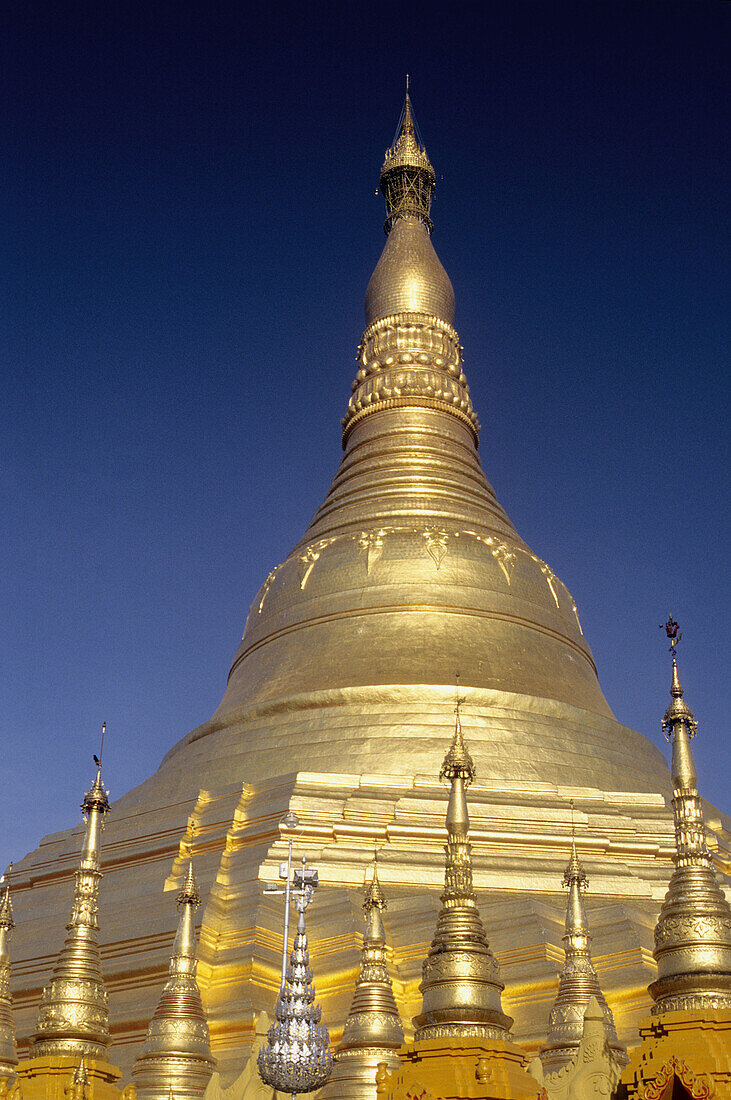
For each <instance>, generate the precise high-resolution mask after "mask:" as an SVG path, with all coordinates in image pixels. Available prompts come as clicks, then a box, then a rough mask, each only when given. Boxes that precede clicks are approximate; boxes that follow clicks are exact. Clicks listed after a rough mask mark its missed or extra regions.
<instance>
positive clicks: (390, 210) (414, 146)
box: [381, 76, 436, 234]
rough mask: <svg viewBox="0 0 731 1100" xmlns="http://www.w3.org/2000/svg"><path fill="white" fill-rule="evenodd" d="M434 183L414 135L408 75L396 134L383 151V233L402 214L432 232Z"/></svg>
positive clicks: (422, 149) (427, 159)
mask: <svg viewBox="0 0 731 1100" xmlns="http://www.w3.org/2000/svg"><path fill="white" fill-rule="evenodd" d="M435 186H436V176H435V175H434V169H433V168H432V166H431V162H430V160H429V157H428V156H427V153H426V149H425V148H424V146H423V145H422V143H421V142H420V141H419V138H418V135H417V128H416V124H415V121H414V116H413V110H412V106H411V96H410V95H409V78H408V76H407V77H406V97H405V99H404V105H403V107H402V109H401V118H400V120H399V127H398V137H397V138H396V140H395V141H394V143H393V145H392V146H391V148H390V149H387V150H386V157H385V160H384V161H383V167H382V168H381V192H382V194H383V197H384V199H385V200H386V214H387V217H386V224H385V226H384V228H385V230H386V233H387V234H388V233H390V232H391V229H392V228H393V225H394V222H395V221H396V220H397V219H398V218H405V217H412V218H418V219H419V221H421V222H423V224H424V225H425V226H426V229H427V231H428V232H429V233H431V230H432V221H431V218H430V217H429V213H430V210H431V200H432V195H433V194H434V188H435Z"/></svg>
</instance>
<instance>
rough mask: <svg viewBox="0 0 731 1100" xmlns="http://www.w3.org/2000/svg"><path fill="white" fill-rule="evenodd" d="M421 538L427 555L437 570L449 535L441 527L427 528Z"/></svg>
mask: <svg viewBox="0 0 731 1100" xmlns="http://www.w3.org/2000/svg"><path fill="white" fill-rule="evenodd" d="M423 538H424V542H425V544H426V552H427V554H428V555H429V557H430V558H431V560H432V561H433V562H434V564H435V566H436V567H437V569H439V568H440V566H441V564H442V562H443V561H444V558H445V556H446V553H447V548H448V546H449V533H448V532H447V531H445V530H444V528H443V527H427V529H426V530H425V531H424V533H423Z"/></svg>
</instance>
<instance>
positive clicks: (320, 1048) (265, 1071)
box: [257, 857, 332, 1097]
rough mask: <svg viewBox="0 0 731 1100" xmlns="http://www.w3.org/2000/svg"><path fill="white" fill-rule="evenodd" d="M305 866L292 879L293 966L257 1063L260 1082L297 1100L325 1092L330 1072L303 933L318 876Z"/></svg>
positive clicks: (327, 1041) (329, 1055) (326, 1036)
mask: <svg viewBox="0 0 731 1100" xmlns="http://www.w3.org/2000/svg"><path fill="white" fill-rule="evenodd" d="M306 862H307V861H306V858H304V857H303V859H302V870H301V871H296V872H295V875H294V889H295V891H296V893H297V896H296V897H295V899H294V904H295V908H296V909H297V912H298V913H299V918H298V920H297V932H296V934H295V937H294V945H293V947H292V953H291V955H290V957H289V965H288V967H287V969H286V973H285V975H284V980H283V983H282V987H281V989H280V991H279V996H278V997H277V1004H276V1009H275V1015H276V1021H275V1022H274V1023H273V1024H272V1025H271V1027H270V1028H269V1032H268V1034H267V1038H266V1042H265V1043H264V1045H263V1046H262V1048H261V1050H260V1051H259V1056H258V1059H257V1064H258V1067H259V1076H260V1077H261V1079H262V1081H263V1082H264V1083H265V1084H267V1085H271V1086H272V1088H274V1089H276V1090H277V1091H278V1092H286V1093H290V1094H291V1095H292V1096H293V1097H294V1096H296V1094H297V1093H301V1092H316V1091H317V1089H320V1088H322V1086H323V1085H324V1084H325V1082H326V1081H327V1079H328V1078H329V1076H330V1072H331V1070H332V1052H331V1050H330V1035H329V1033H328V1030H327V1027H326V1026H325V1024H323V1023H322V1022H321V1017H322V1010H321V1008H320V1006H319V1005H318V1004H317V1003H316V1002H315V987H314V985H313V984H312V970H311V969H310V953H309V950H308V946H307V932H306V930H305V910H306V908H307V906H308V905H309V904H310V902H311V901H312V896H313V894H314V890H315V887H316V886H317V871H313V870H311V869H309V868H307V866H306ZM287 893H289V875H288V876H287ZM285 935H286V933H285ZM285 942H286V941H285Z"/></svg>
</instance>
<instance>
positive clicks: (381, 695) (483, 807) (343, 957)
mask: <svg viewBox="0 0 731 1100" xmlns="http://www.w3.org/2000/svg"><path fill="white" fill-rule="evenodd" d="M434 185H435V175H434V171H433V169H432V166H431V164H430V162H429V158H428V156H427V154H426V151H425V149H424V147H423V145H422V144H421V142H420V141H419V139H418V136H417V132H416V129H415V124H414V120H413V115H412V110H411V104H410V100H409V98H408V95H407V98H406V103H405V109H404V112H403V117H402V123H401V126H400V132H399V136H398V139H397V141H396V142H395V144H394V146H393V148H391V149H390V150H388V152H387V154H386V159H385V162H384V164H383V169H382V174H381V190H382V193H383V194H384V196H385V199H386V205H387V221H386V230H387V240H386V244H385V247H384V250H383V254H382V256H381V258H380V260H379V261H378V264H377V266H376V269H375V271H374V273H373V276H372V278H371V281H370V283H369V286H368V290H367V296H366V329H365V332H364V333H363V336H362V339H361V343H360V347H359V350H358V371H357V375H356V378H355V381H354V382H353V387H352V396H351V397H350V401H349V403H348V404H347V408H346V411H345V416H344V419H343V425H342V428H343V448H344V455H343V459H342V463H341V465H340V468H339V470H338V472H337V474H336V476H335V478H334V481H333V484H332V487H331V488H330V491H329V492H328V494H327V496H326V498H325V501H324V503H323V504H322V506H321V508H320V509H319V510H318V512H317V513H316V515H315V516H314V518H313V520H312V523H311V524H310V526H309V528H308V529H307V531H306V532H305V534H304V535H303V537H302V539H301V540H300V542H299V543H298V544H297V545H296V546H295V547H294V549H293V550H292V552H291V553H290V554H289V556H288V557H287V559H286V560H285V561H284V562H282V563H281V564H279V565H277V566H276V567H275V568H273V569H272V571H271V572H270V573H269V575H268V576H267V577H266V579H265V580H264V582H263V584H262V586H261V588H260V589H259V591H258V592H257V593H256V595H255V596H254V600H253V603H252V604H251V607H250V610H249V614H248V618H247V620H246V626H245V630H244V634H243V639H242V641H241V645H240V646H239V649H238V651H237V653H236V655H235V657H234V660H233V664H232V667H231V671H230V674H229V679H228V686H227V689H226V692H225V695H224V697H223V699H222V701H221V704H220V706H219V707H218V709H217V710H216V712H215V714H214V715H213V717H212V718H211V719H210V721H208V722H206V723H205V724H204V725H202V726H200V727H199V728H198V729H195V730H193V732H192V733H190V734H188V736H187V737H184V738H183V739H182V740H181V741H180V742H178V744H176V745H175V746H174V747H173V748H172V749H171V750H170V751H169V752H168V754H167V756H166V757H165V759H164V760H163V762H162V764H161V765H160V768H159V769H158V771H157V772H156V773H155V774H154V775H152V776H151V777H150V778H149V779H148V780H147V781H146V782H145V783H143V784H142V785H141V786H139V787H137V788H136V789H135V790H133V791H130V792H129V793H128V794H126V795H125V796H123V797H121V798H119V799H118V800H116V801H115V802H114V804H113V807H112V811H111V812H110V814H109V815H108V819H107V832H106V841H105V849H104V863H103V872H104V888H103V892H102V896H101V898H100V926H101V929H102V936H101V954H102V967H103V973H104V978H105V982H106V987H107V990H108V995H109V1014H110V1030H111V1034H112V1037H113V1040H114V1049H115V1060H116V1061H117V1062H118V1063H119V1064H120V1065H121V1066H122V1067H123V1069H124V1070H125V1072H126V1073H128V1072H129V1070H130V1069H131V1065H132V1063H133V1061H134V1059H135V1057H136V1056H137V1055H138V1054H139V1053H140V1052H141V1050H142V1044H143V1042H144V1040H145V1035H146V1033H147V1028H148V1025H149V1023H150V1019H151V1018H152V1015H153V1012H154V1010H155V1006H156V1004H157V1000H158V997H159V991H160V988H161V986H162V984H163V982H164V981H165V977H166V973H167V968H168V957H169V950H170V943H171V941H172V938H173V936H174V934H175V918H174V906H173V905H172V904H171V899H172V898H173V897H174V896H175V894H177V892H178V891H179V890H180V889H181V887H182V886H183V882H184V879H185V874H186V870H187V867H188V862H189V860H190V859H191V858H193V859H194V860H195V866H196V872H197V876H198V883H199V888H200V893H201V897H202V900H203V905H202V906H201V910H200V911H199V912H200V914H201V915H200V917H199V919H200V920H201V926H200V939H199V963H198V969H197V980H198V984H199V986H200V990H201V995H202V999H203V1004H204V1007H205V1010H206V1014H207V1018H208V1022H209V1026H210V1038H211V1050H212V1056H213V1058H215V1060H216V1062H217V1064H218V1067H219V1070H220V1072H221V1075H222V1077H221V1080H222V1081H223V1082H224V1083H225V1081H226V1080H227V1079H229V1078H227V1075H235V1074H236V1073H238V1071H239V1069H240V1066H241V1064H242V1061H243V1060H244V1057H245V1052H246V1049H247V1046H249V1045H250V1044H251V1043H252V1042H253V1040H254V1036H255V1033H256V1020H257V1017H258V1015H259V1014H260V1013H262V1012H264V1011H266V1012H268V1013H271V1012H272V1010H273V1005H274V1001H275V998H276V994H277V991H278V988H279V980H280V971H279V963H280V956H281V952H282V940H281V927H282V918H281V901H280V900H278V899H277V898H275V897H270V896H266V895H265V894H264V893H263V892H262V887H263V885H264V883H266V882H267V881H269V880H271V879H276V877H277V867H278V864H279V862H280V860H282V859H283V858H285V855H286V843H285V840H284V838H283V836H282V834H281V832H280V827H279V822H280V821H281V820H282V818H283V816H284V815H285V814H286V813H287V812H288V811H290V810H292V811H296V814H297V816H298V817H299V819H300V821H301V823H302V824H301V827H300V830H299V833H298V834H297V837H296V847H297V848H298V850H299V853H300V854H301V853H302V852H306V853H307V855H308V858H309V860H310V861H311V862H312V863H313V864H314V865H315V866H317V868H318V869H319V874H320V883H321V885H320V887H319V890H318V892H317V896H316V899H315V902H314V903H313V905H312V907H311V910H310V913H309V914H308V916H309V922H308V928H309V933H310V938H311V951H312V958H313V966H314V967H315V969H316V972H317V975H318V991H319V994H320V996H321V998H322V1003H323V1012H324V1019H325V1020H326V1022H327V1024H328V1026H329V1027H330V1030H331V1033H332V1037H333V1042H334V1044H337V1043H338V1042H339V1041H340V1037H341V1031H342V1027H343V1024H344V1022H345V1018H346V1015H347V1012H348V1007H349V1004H350V1000H351V997H352V990H353V984H354V981H355V979H356V977H357V975H358V972H359V964H360V945H361V935H360V933H361V918H360V901H361V897H360V890H361V884H362V882H363V877H364V871H365V868H366V867H367V865H368V864H369V863H370V861H371V860H372V858H373V852H374V845H375V847H376V849H377V853H378V867H379V875H380V878H381V881H382V883H383V885H384V888H385V889H386V890H387V891H388V895H389V898H390V899H392V901H391V904H390V909H389V919H388V922H387V924H386V928H385V931H386V937H387V945H388V955H389V967H390V973H391V977H392V979H393V987H394V994H395V997H396V1002H397V1006H398V1009H399V1013H400V1015H401V1018H402V1020H403V1021H404V1025H405V1027H406V1028H407V1038H408V1037H410V1036H411V1034H412V1033H411V1032H409V1031H408V1029H409V1026H410V1024H409V1021H410V1020H411V1019H412V1017H414V1016H416V1015H417V1013H418V1012H419V1011H420V1008H421V997H420V994H419V982H420V979H421V964H422V959H423V958H424V957H425V955H426V954H427V950H428V947H429V943H430V941H431V939H432V933H433V930H434V926H435V921H436V917H437V913H438V910H439V894H440V892H441V890H442V887H443V845H444V842H445V835H446V834H445V828H444V822H445V811H446V803H447V792H446V790H445V788H444V786H443V784H440V783H439V782H438V780H437V778H436V776H437V773H438V770H439V764H440V761H441V759H442V755H443V746H444V739H445V732H446V731H448V730H449V729H450V728H451V726H452V722H453V703H454V684H455V674H456V673H457V672H459V674H460V677H461V679H460V692H461V694H462V695H463V697H464V704H463V712H464V714H469V727H470V750H471V754H472V756H473V758H474V763H475V766H476V776H477V778H476V780H475V782H474V783H473V784H472V786H471V787H470V817H471V830H470V839H471V844H472V850H473V851H472V860H473V871H474V889H475V892H476V897H477V900H478V903H479V910H480V913H481V916H482V920H483V924H484V928H485V933H486V936H487V939H488V940H489V943H490V947H491V949H492V951H494V954H495V956H496V958H497V959H498V960H499V964H500V973H501V981H502V982H503V983H504V985H505V989H504V992H503V994H502V1010H503V1011H504V1013H505V1016H506V1017H508V1016H509V1017H511V1018H513V1019H514V1024H513V1027H512V1034H513V1036H514V1038H515V1040H516V1041H519V1042H521V1043H523V1044H525V1047H526V1049H527V1050H528V1052H532V1053H534V1054H535V1053H537V1051H538V1048H539V1046H540V1044H541V1043H542V1042H543V1040H544V1038H545V1035H546V1028H547V1021H548V1014H549V1011H550V1008H551V1005H552V1004H553V1002H554V999H555V996H556V991H557V971H558V970H559V969H560V967H561V963H562V960H563V952H562V949H561V940H562V935H563V932H564V928H563V925H564V899H563V897H562V896H561V892H560V887H559V883H560V881H561V874H562V871H563V867H564V863H565V853H566V851H567V847H568V845H569V843H570V838H571V815H570V811H569V802H570V800H571V799H573V800H574V804H575V813H574V816H575V828H576V842H577V844H578V845H579V846H580V848H581V851H582V853H583V858H584V862H585V864H586V867H587V870H588V871H589V873H590V874H591V878H592V885H593V891H592V895H591V899H590V902H589V907H590V913H589V919H590V922H591V927H592V932H593V963H594V966H595V969H596V971H597V974H598V977H599V980H600V982H601V988H602V989H603V991H604V993H605V995H606V998H607V1002H608V1004H609V1006H610V1008H611V1009H612V1011H613V1013H614V1019H615V1022H616V1025H617V1032H618V1035H619V1039H620V1041H622V1042H625V1043H626V1042H627V1041H628V1040H631V1039H632V1037H633V1036H634V1034H635V1030H636V1027H635V1025H636V1021H637V1019H638V1018H639V1017H640V1016H641V1015H643V1014H644V1013H645V1012H646V1010H647V1009H648V1007H649V1003H650V1000H649V996H648V994H647V986H648V983H649V982H651V981H652V980H653V979H654V977H655V963H654V961H653V955H652V949H653V926H654V924H655V920H656V917H657V912H658V909H659V907H660V904H661V902H662V899H663V896H664V894H665V889H666V883H667V880H668V878H669V872H670V868H671V862H672V856H673V852H674V835H673V824H672V817H671V815H670V813H669V806H670V798H671V794H672V790H671V784H670V779H669V773H668V768H667V765H666V763H665V761H664V759H663V756H662V754H661V753H660V752H659V750H658V749H656V748H655V747H654V746H653V745H652V744H651V743H650V742H649V741H648V740H647V739H646V738H645V737H643V736H641V735H640V734H638V733H636V732H634V731H633V730H631V729H628V728H627V727H625V726H623V725H621V724H620V723H619V722H618V721H617V720H616V718H615V717H614V715H613V714H612V712H611V710H610V708H609V706H608V705H607V702H606V700H605V699H604V696H603V695H602V691H601V688H600V686H599V682H598V679H597V673H596V668H595V666H594V661H593V659H592V655H591V651H590V649H589V646H588V644H587V641H586V639H585V638H584V636H583V634H582V631H581V626H580V622H579V616H578V613H577V609H576V605H575V603H574V601H573V599H572V597H571V594H570V593H569V591H568V589H567V588H566V587H565V585H564V584H563V583H562V582H561V581H560V580H559V579H558V577H557V576H556V575H555V574H554V572H553V571H552V570H551V568H550V566H549V565H547V564H546V563H545V562H543V561H541V559H540V558H539V557H537V556H536V555H535V554H534V553H533V552H532V551H531V550H530V548H529V547H528V546H527V545H526V543H525V542H523V540H522V539H521V538H520V536H519V535H518V534H517V532H516V531H515V528H514V527H513V525H512V523H511V522H510V520H509V518H508V516H507V515H506V513H505V511H504V509H503V508H502V507H501V505H500V504H499V503H498V500H497V498H496V496H495V493H494V491H493V489H492V486H491V485H490V483H489V482H488V481H487V479H486V477H485V474H484V473H483V470H482V466H481V464H480V459H479V457H478V431H479V424H478V421H477V417H476V414H475V411H474V409H473V407H472V403H471V400H470V394H469V388H468V385H467V381H466V378H465V374H464V369H463V360H462V347H461V345H460V342H459V336H458V335H457V332H456V331H455V329H454V327H453V323H454V293H453V290H452V286H451V283H450V281H449V278H448V276H447V274H446V272H445V271H444V268H443V267H442V265H441V263H440V262H439V260H438V258H437V255H436V253H435V251H434V248H433V246H432V242H431V236H430V233H431V221H430V202H431V197H432V192H433V190H434ZM345 353H346V349H343V355H344V359H345ZM312 369H316V368H315V367H314V365H313V367H312ZM475 369H476V370H480V369H481V368H480V366H479V365H478V366H477V367H476V368H475ZM344 381H345V379H344ZM708 827H709V832H708V842H709V847H710V850H711V852H713V853H714V854H715V855H716V857H717V858H718V856H719V853H721V855H723V853H726V857H727V854H728V838H729V828H731V823H730V822H729V820H728V819H727V818H724V817H723V816H722V815H721V814H719V813H718V811H715V810H714V811H713V812H712V813H710V814H709V815H708ZM79 847H80V838H79V832H78V830H69V831H67V832H63V833H59V834H56V835H53V836H49V837H46V838H45V839H44V841H43V842H42V843H41V845H40V846H39V848H38V849H37V850H36V851H34V852H32V853H30V854H29V855H28V856H26V858H25V859H24V860H22V862H21V863H19V864H18V865H17V866H16V869H15V873H14V879H13V891H14V901H15V908H16V922H17V927H16V930H15V939H14V943H13V958H14V965H13V978H14V990H13V991H14V1009H15V1019H16V1026H17V1033H18V1043H19V1049H20V1052H21V1054H24V1053H25V1051H26V1050H27V1043H28V1038H29V1036H30V1035H31V1033H32V1032H33V1030H34V1026H35V1021H36V1016H37V1013H38V1005H39V1001H40V997H41V991H42V989H43V987H44V985H46V983H47V982H48V978H49V974H50V973H51V970H52V966H53V962H54V959H55V958H56V957H57V956H58V954H59V950H60V949H61V938H62V928H61V924H60V921H59V916H58V915H59V913H61V912H65V911H68V908H69V906H70V903H71V897H72V894H73V877H74V871H75V861H76V859H77V853H78V850H79ZM718 866H719V869H721V863H720V862H719V864H718Z"/></svg>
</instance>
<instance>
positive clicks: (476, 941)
mask: <svg viewBox="0 0 731 1100" xmlns="http://www.w3.org/2000/svg"><path fill="white" fill-rule="evenodd" d="M463 702H464V700H463V699H460V698H459V696H458V698H457V705H456V707H455V729H454V736H453V738H452V744H451V746H450V748H449V751H448V752H447V755H446V756H445V758H444V763H443V764H442V768H441V771H440V773H439V778H440V779H447V780H449V783H450V792H449V803H448V806H447V844H446V847H445V849H444V850H445V853H446V857H447V858H446V867H445V874H444V893H443V894H442V896H441V901H442V909H441V912H440V914H439V917H438V919H437V927H436V931H435V933H434V939H433V940H432V944H431V947H430V948H429V953H428V955H427V957H426V959H425V960H424V966H423V978H422V982H421V985H420V986H419V989H420V990H421V993H422V995H423V1000H422V1009H421V1014H420V1015H419V1016H417V1017H415V1019H414V1024H415V1025H416V1033H415V1036H414V1037H415V1039H416V1040H417V1041H420V1040H424V1039H441V1038H456V1037H469V1038H481V1039H509V1038H510V1027H511V1024H512V1022H513V1021H512V1019H511V1018H510V1017H509V1016H506V1015H505V1013H504V1012H503V1010H502V1004H501V1000H500V994H501V993H502V991H503V989H504V988H505V986H504V984H503V982H502V981H501V980H500V970H499V967H498V962H497V959H496V958H495V956H494V955H493V953H492V951H491V950H490V946H489V944H488V942H487V936H486V934H485V929H484V927H483V924H482V921H481V919H480V914H479V912H478V909H477V901H476V898H475V891H474V886H473V883H472V848H471V846H470V842H469V825H470V819H469V813H468V810H467V797H466V789H467V787H468V786H469V784H470V783H471V782H472V781H473V780H474V778H475V766H474V763H473V760H472V757H471V756H470V754H469V752H468V751H467V748H466V746H465V743H464V736H463V733H462V723H461V721H460V713H459V710H460V705H461V704H462V703H463Z"/></svg>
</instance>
